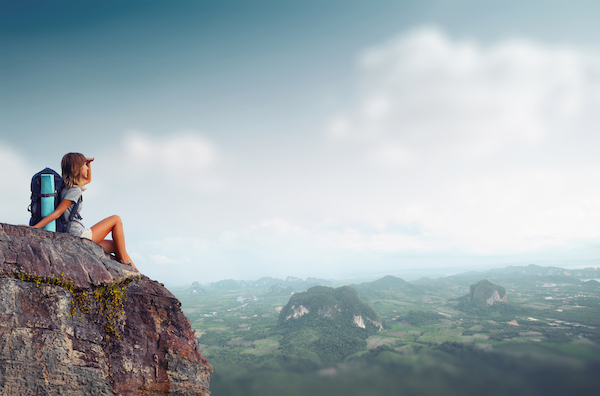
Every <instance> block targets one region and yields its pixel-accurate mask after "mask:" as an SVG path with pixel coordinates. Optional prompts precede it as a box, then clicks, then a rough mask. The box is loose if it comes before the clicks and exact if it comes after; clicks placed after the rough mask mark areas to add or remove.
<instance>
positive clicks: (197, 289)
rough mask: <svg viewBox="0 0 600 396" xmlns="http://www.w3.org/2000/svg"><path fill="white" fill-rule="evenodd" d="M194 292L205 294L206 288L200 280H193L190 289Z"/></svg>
mask: <svg viewBox="0 0 600 396" xmlns="http://www.w3.org/2000/svg"><path fill="white" fill-rule="evenodd" d="M188 290H189V292H190V293H192V294H205V293H206V290H204V289H203V288H202V287H201V286H200V283H199V282H193V283H192V286H191V287H190V288H189V289H188Z"/></svg>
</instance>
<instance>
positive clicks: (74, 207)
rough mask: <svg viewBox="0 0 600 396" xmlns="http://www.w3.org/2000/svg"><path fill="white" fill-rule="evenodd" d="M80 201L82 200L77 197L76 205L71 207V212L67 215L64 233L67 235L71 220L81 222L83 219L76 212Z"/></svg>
mask: <svg viewBox="0 0 600 396" xmlns="http://www.w3.org/2000/svg"><path fill="white" fill-rule="evenodd" d="M82 200H83V197H79V199H78V200H77V203H76V204H75V206H73V210H71V214H70V215H69V222H68V223H67V231H66V232H67V234H68V233H69V230H70V229H71V222H72V221H73V219H76V220H83V218H82V217H81V215H80V214H79V212H78V211H77V210H78V209H79V204H80V203H81V201H82Z"/></svg>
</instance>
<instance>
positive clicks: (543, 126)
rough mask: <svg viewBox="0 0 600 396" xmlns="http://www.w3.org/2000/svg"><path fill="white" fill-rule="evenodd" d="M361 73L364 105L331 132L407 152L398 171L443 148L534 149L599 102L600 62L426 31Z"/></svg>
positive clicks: (342, 116)
mask: <svg viewBox="0 0 600 396" xmlns="http://www.w3.org/2000/svg"><path fill="white" fill-rule="evenodd" d="M360 67H361V69H360V71H361V74H362V77H361V81H360V85H359V87H360V88H359V97H360V99H359V100H357V102H356V104H355V105H354V106H353V107H352V108H350V109H348V110H346V111H341V112H339V113H338V114H336V115H335V116H334V117H332V119H331V121H330V123H329V126H328V131H329V133H330V135H332V136H335V137H337V138H341V137H346V138H349V139H354V140H358V141H361V142H371V143H372V144H374V145H381V144H392V145H396V146H400V147H403V150H402V152H398V157H399V158H400V160H398V161H387V162H388V163H389V164H391V165H393V164H394V163H396V165H403V164H405V163H406V161H405V160H402V158H404V157H406V153H407V152H408V151H415V152H416V151H419V150H427V149H429V148H431V147H435V146H446V147H451V148H452V151H453V152H454V153H456V155H458V156H461V157H464V156H465V155H470V154H469V153H471V155H472V156H473V158H474V159H476V160H480V159H481V158H482V157H485V156H486V155H489V154H490V153H493V152H494V151H497V150H499V149H502V148H504V147H505V146H507V145H514V144H517V145H521V146H525V147H533V146H535V145H538V144H540V142H543V141H545V140H546V139H548V137H549V135H551V134H552V133H553V132H555V129H556V128H555V126H556V125H557V124H564V123H565V122H575V120H577V119H578V118H580V117H581V116H583V115H584V113H585V112H586V108H590V106H591V107H595V108H597V106H598V104H600V103H599V101H600V100H599V99H600V80H599V79H598V77H597V76H598V73H599V72H600V56H598V55H597V54H592V53H589V52H584V51H580V50H577V49H575V48H570V47H568V46H561V47H550V46H545V45H541V44H539V43H535V42H531V41H527V40H517V39H514V40H507V41H503V42H500V43H497V44H494V45H489V46H482V45H480V44H478V43H476V42H474V41H471V40H452V39H450V38H448V37H447V36H446V35H445V34H444V33H442V32H441V31H440V30H438V29H436V28H431V27H427V28H421V29H418V30H415V31H412V32H410V33H407V34H403V35H401V36H398V37H397V38H395V39H393V40H390V41H389V42H387V43H385V44H383V45H380V46H377V47H375V48H372V49H369V50H367V51H365V52H364V53H363V54H362V55H361V57H360ZM571 132H572V131H571ZM389 153H390V152H389V151H388V152H387V154H389ZM387 154H385V153H384V154H382V158H384V159H385V158H387V157H388V156H387ZM413 155H415V154H413Z"/></svg>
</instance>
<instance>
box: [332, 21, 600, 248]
mask: <svg viewBox="0 0 600 396" xmlns="http://www.w3.org/2000/svg"><path fill="white" fill-rule="evenodd" d="M358 59H359V77H358V80H357V81H356V96H355V97H354V98H353V99H352V101H351V102H349V105H348V107H347V108H345V109H340V110H338V111H337V112H335V114H332V115H331V117H330V118H329V121H328V124H327V132H328V134H329V136H330V138H331V142H332V143H333V145H334V146H335V147H352V148H353V151H352V153H353V154H354V155H355V157H357V156H358V158H359V159H360V158H362V163H361V166H362V169H360V172H362V173H363V174H364V175H368V176H366V177H364V176H363V178H362V179H359V177H360V176H359V175H360V173H358V172H357V173H356V176H355V180H356V184H357V185H361V186H362V191H355V192H354V193H353V196H352V198H351V199H347V200H340V208H339V209H336V210H337V212H336V213H337V214H336V215H334V214H331V217H333V218H334V221H335V222H336V223H339V224H353V226H352V227H348V228H347V229H345V230H335V231H331V232H329V233H324V234H322V235H321V237H320V238H321V240H323V241H325V243H327V244H329V245H331V246H337V247H339V248H340V249H355V250H364V251H369V250H370V251H377V252H386V251H388V252H394V251H395V252H420V254H427V253H431V252H435V251H447V250H448V249H454V250H457V251H463V252H466V253H468V254H488V255H489V254H509V253H519V252H532V251H540V250H543V249H549V248H555V247H566V246H575V245H578V244H579V245H582V244H585V243H587V242H585V241H598V239H599V238H600V228H598V227H597V224H600V199H598V198H597V197H598V196H599V194H600V185H599V184H598V174H600V173H599V172H600V159H599V157H598V156H597V153H596V154H595V153H594V150H592V149H591V147H599V146H600V138H599V136H600V135H599V134H598V133H597V131H598V128H599V127H600V117H598V115H597V111H594V110H593V109H597V108H598V107H599V106H600V79H599V78H598V76H600V55H599V53H598V52H597V51H596V52H594V51H592V50H588V49H582V48H576V47H574V46H569V45H566V44H564V45H554V46H551V45H546V44H542V43H537V42H534V41H531V40H526V39H511V40H504V41H500V42H497V43H492V44H488V45H482V44H479V43H477V42H476V41H474V40H466V39H461V40H456V39H452V38H450V37H449V36H448V35H446V34H445V33H444V32H442V31H441V30H439V29H437V28H434V27H423V28H420V29H416V30H413V31H410V32H407V33H404V34H401V35H399V36H397V37H395V38H393V39H391V40H389V41H388V42H386V43H383V44H381V45H377V46H374V47H372V48H369V49H366V50H365V51H363V52H362V53H361V54H360V56H359V58H358ZM374 165H377V166H374ZM344 207H346V212H343V210H342V209H343V208H344ZM336 216H337V217H336ZM395 225H400V226H401V227H400V230H397V229H394V227H395ZM403 227H404V231H403V230H402V228H403ZM373 228H374V229H375V230H373ZM414 230H417V231H418V232H416V233H414V232H413V231H414ZM596 243H597V242H596Z"/></svg>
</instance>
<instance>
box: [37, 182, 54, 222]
mask: <svg viewBox="0 0 600 396" xmlns="http://www.w3.org/2000/svg"><path fill="white" fill-rule="evenodd" d="M41 176H42V186H41V187H42V188H41V191H40V192H41V194H42V205H41V209H42V218H44V217H46V216H48V215H49V214H52V212H54V202H55V200H56V194H55V193H54V176H53V175H41ZM44 230H48V231H54V232H56V221H55V220H52V221H51V222H50V223H48V224H47V225H45V226H44Z"/></svg>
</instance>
